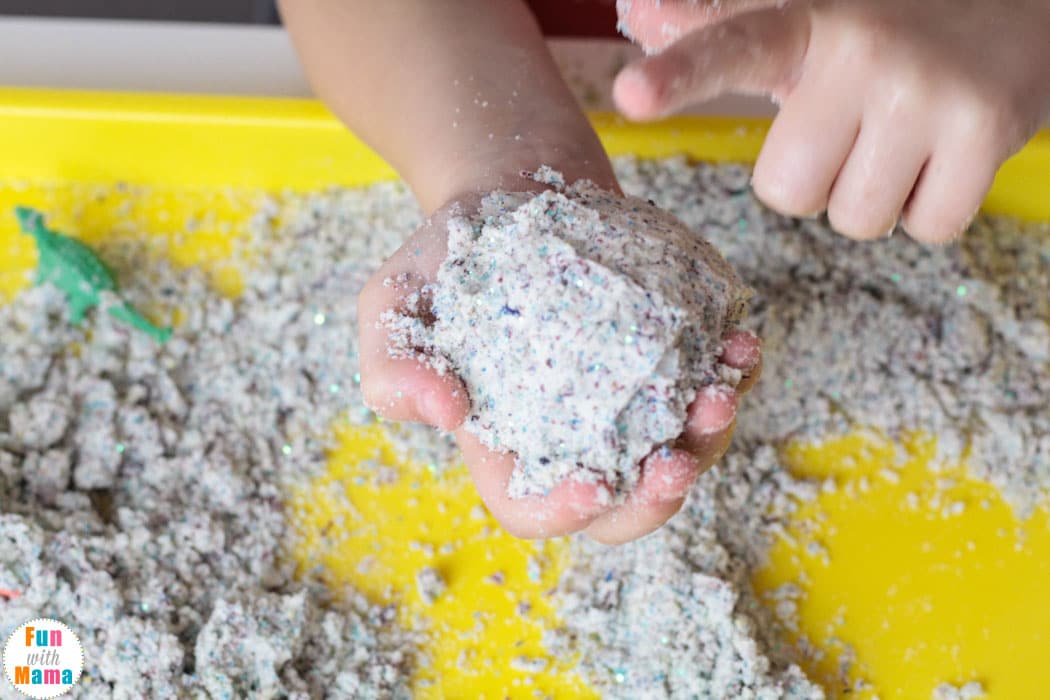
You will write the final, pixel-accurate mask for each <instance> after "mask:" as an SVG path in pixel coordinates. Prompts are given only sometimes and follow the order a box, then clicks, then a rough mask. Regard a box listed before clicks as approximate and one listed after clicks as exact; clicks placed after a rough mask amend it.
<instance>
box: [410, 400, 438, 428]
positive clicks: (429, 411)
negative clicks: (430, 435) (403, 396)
mask: <svg viewBox="0 0 1050 700" xmlns="http://www.w3.org/2000/svg"><path fill="white" fill-rule="evenodd" d="M416 411H417V412H418V413H419V416H420V418H421V419H422V420H423V422H424V423H429V424H430V425H433V426H435V427H438V428H443V427H444V426H442V425H441V418H442V416H441V413H442V411H441V398H440V397H439V396H437V395H435V394H434V392H427V393H425V394H422V395H421V396H419V397H418V398H417V400H416Z"/></svg>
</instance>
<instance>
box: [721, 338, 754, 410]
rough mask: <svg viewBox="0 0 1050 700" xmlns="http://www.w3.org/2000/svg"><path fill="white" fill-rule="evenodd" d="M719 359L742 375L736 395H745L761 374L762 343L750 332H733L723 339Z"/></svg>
mask: <svg viewBox="0 0 1050 700" xmlns="http://www.w3.org/2000/svg"><path fill="white" fill-rule="evenodd" d="M719 359H720V360H721V361H722V362H723V363H725V364H726V365H728V366H730V367H732V368H733V369H738V370H740V371H741V372H742V373H743V375H744V376H743V379H742V380H741V381H740V383H739V384H738V385H737V387H736V392H737V395H743V394H746V393H747V392H749V391H751V387H753V386H754V385H755V382H757V381H758V378H759V376H760V375H761V374H762V341H761V340H760V339H759V337H758V336H757V335H755V334H754V333H752V332H751V331H733V332H732V333H729V334H728V335H726V337H725V338H724V339H723V341H722V356H721V357H720V358H719Z"/></svg>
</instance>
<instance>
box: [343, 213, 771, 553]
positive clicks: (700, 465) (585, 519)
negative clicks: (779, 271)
mask: <svg viewBox="0 0 1050 700" xmlns="http://www.w3.org/2000/svg"><path fill="white" fill-rule="evenodd" d="M480 199H481V197H480V196H476V197H474V198H472V199H470V200H469V201H468V200H463V201H460V202H459V206H461V207H463V208H464V209H467V208H470V207H476V206H477V204H478V202H479V201H480ZM451 211H452V207H450V206H446V207H443V208H442V209H440V210H439V211H437V212H436V213H435V214H434V215H432V216H431V217H430V218H429V220H428V221H427V222H426V223H425V224H424V225H423V226H422V227H421V228H420V229H419V230H418V231H417V232H416V233H415V234H414V235H413V236H412V237H411V238H409V239H408V240H407V241H406V242H405V244H404V245H403V246H402V247H401V248H400V249H399V250H398V251H397V253H395V254H394V255H393V256H392V257H391V258H390V259H389V260H387V261H386V263H385V264H384V265H383V267H382V268H380V270H379V271H378V272H377V273H376V274H375V275H373V277H372V278H371V280H370V281H369V283H368V284H367V285H366V286H365V288H364V290H363V291H362V292H361V295H360V297H359V299H358V316H359V323H360V329H359V332H360V340H361V350H360V353H361V389H362V392H363V393H364V397H365V402H366V403H367V404H368V405H369V406H370V407H371V408H372V409H373V410H375V411H376V412H377V413H379V414H380V415H382V416H384V417H386V418H389V419H392V420H408V421H421V422H424V423H428V424H430V425H434V426H437V427H438V428H441V429H443V430H448V431H452V433H453V435H454V436H455V438H456V441H457V442H458V444H459V446H460V449H461V450H462V453H463V458H464V460H465V461H466V464H467V467H468V468H469V470H470V473H471V476H472V477H473V479H474V483H475V485H476V486H477V489H478V493H479V494H480V496H481V498H482V500H483V501H484V502H485V505H486V506H487V507H488V509H489V510H490V511H491V512H492V514H493V515H494V516H495V517H496V519H497V520H499V522H500V523H501V524H502V525H503V526H504V527H505V528H506V529H507V530H508V531H509V532H510V533H511V534H513V535H516V536H518V537H524V538H540V537H555V536H559V535H565V534H568V533H572V532H577V531H581V530H582V531H584V532H586V533H587V534H588V535H590V536H591V537H593V538H594V539H596V540H599V541H601V542H606V543H610V544H611V543H621V542H626V541H629V540H632V539H635V538H638V537H641V536H643V535H645V534H648V533H649V532H651V531H653V530H655V529H656V528H658V527H659V526H660V525H662V524H663V523H664V522H666V521H667V520H668V519H669V518H670V517H671V516H672V515H674V514H675V513H676V512H678V510H679V508H681V506H682V503H683V502H684V500H685V496H686V493H687V491H688V490H689V488H690V486H691V485H692V483H693V481H695V479H696V477H697V476H698V475H699V474H700V473H701V472H703V471H704V470H706V469H707V468H709V467H710V466H711V465H713V464H714V463H715V462H716V461H717V460H718V459H719V458H720V457H721V456H722V454H723V453H724V452H725V451H726V449H727V448H728V447H729V442H730V439H731V437H732V433H733V428H734V427H735V418H736V411H737V401H738V398H739V396H740V395H741V394H742V393H744V392H746V391H747V390H748V389H750V387H751V386H752V385H753V384H754V382H755V380H756V379H757V378H758V374H759V371H760V364H761V352H760V348H759V341H758V339H757V338H756V337H755V336H754V335H752V334H750V333H745V332H734V333H733V334H731V335H729V336H728V337H727V338H726V339H725V342H724V351H723V356H722V361H723V362H724V363H725V364H727V365H729V366H731V367H734V368H737V369H740V370H742V372H743V374H744V376H745V379H744V381H743V382H742V383H741V384H740V386H739V387H738V388H737V391H736V392H735V393H733V392H720V391H710V392H704V391H702V392H701V394H700V396H699V397H698V398H697V399H696V400H695V401H694V402H693V404H692V405H691V406H690V408H689V416H688V422H687V424H686V428H685V431H684V433H683V434H682V436H681V437H680V438H679V440H678V441H677V442H676V443H675V444H674V445H673V446H671V449H670V450H657V451H656V452H654V453H653V454H651V455H650V456H649V457H648V458H646V460H645V461H644V462H643V464H642V479H641V481H640V483H639V485H638V486H637V487H636V489H635V490H634V491H633V492H632V494H631V495H630V496H629V497H628V499H627V501H626V502H625V503H623V504H620V505H615V506H613V505H606V504H603V499H602V498H601V494H600V490H601V489H602V486H600V485H596V484H589V483H579V482H573V481H565V482H562V483H561V484H559V485H558V486H557V487H555V488H554V489H553V490H552V491H551V492H550V493H548V494H547V495H545V496H542V497H540V496H534V497H527V498H520V499H512V498H510V497H509V496H508V495H507V484H508V482H509V480H510V475H511V472H512V471H513V469H514V459H515V457H514V455H513V454H510V453H499V452H493V451H491V450H489V449H487V448H486V447H484V446H483V445H482V444H481V442H480V441H479V440H478V438H477V437H475V436H474V435H473V434H472V433H471V432H469V431H468V430H466V428H465V427H463V421H464V419H465V418H466V416H467V413H468V410H469V407H470V403H469V396H468V393H467V391H466V389H465V387H464V386H463V385H462V383H461V382H460V381H459V380H458V379H457V378H456V377H455V376H452V375H451V374H445V375H439V374H438V373H437V372H435V371H434V370H433V369H431V368H430V367H428V366H427V365H426V364H424V363H421V362H417V361H416V360H415V359H408V358H397V357H392V356H391V355H390V352H389V350H388V346H389V329H388V327H387V326H386V324H385V323H384V322H383V321H382V319H381V317H382V316H383V314H384V313H385V312H387V311H389V310H403V309H404V307H405V303H404V302H405V298H406V297H407V296H408V295H410V294H411V293H413V292H416V291H418V290H419V289H421V288H422V287H423V286H425V285H427V284H429V283H431V282H433V280H434V279H435V278H436V277H437V271H438V268H439V267H440V265H441V262H442V260H444V258H445V256H446V253H447V235H448V234H447V223H448V218H449V216H450V213H451Z"/></svg>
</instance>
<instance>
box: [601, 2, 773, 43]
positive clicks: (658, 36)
mask: <svg viewBox="0 0 1050 700" xmlns="http://www.w3.org/2000/svg"><path fill="white" fill-rule="evenodd" d="M778 2H779V0H617V3H616V12H617V15H618V16H619V23H618V24H617V29H618V30H619V31H620V33H621V34H623V35H624V36H625V37H627V38H628V39H630V40H631V41H634V42H635V43H637V44H639V45H640V46H641V47H642V48H643V49H645V51H646V53H656V52H658V51H662V50H663V49H665V48H667V47H668V46H669V45H671V44H672V43H674V42H675V41H677V40H678V39H680V38H681V37H683V36H685V35H686V34H690V33H692V32H694V31H696V30H698V29H701V28H703V27H706V26H708V25H711V24H715V23H716V22H721V21H724V20H727V19H729V18H730V17H734V16H736V15H739V14H742V13H744V12H751V11H754V10H759V9H765V8H770V7H776V6H777V5H778Z"/></svg>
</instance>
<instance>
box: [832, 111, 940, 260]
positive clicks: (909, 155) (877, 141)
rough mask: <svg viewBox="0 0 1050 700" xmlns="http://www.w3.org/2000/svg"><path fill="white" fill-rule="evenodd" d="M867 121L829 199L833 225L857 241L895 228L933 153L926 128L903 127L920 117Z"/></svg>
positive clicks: (915, 121)
mask: <svg viewBox="0 0 1050 700" xmlns="http://www.w3.org/2000/svg"><path fill="white" fill-rule="evenodd" d="M865 120H866V121H865V123H864V125H863V126H862V127H861V130H860V135H859V136H858V137H857V142H856V144H855V145H854V146H853V150H852V151H851V152H850V154H849V157H848V158H847V159H846V164H845V165H844V166H842V170H841V171H840V172H839V175H838V178H837V179H836V180H835V184H834V186H833V187H832V191H831V198H830V201H829V202H828V218H829V219H830V221H831V225H832V227H833V228H834V229H835V230H836V231H838V232H839V233H841V234H843V235H845V236H848V237H850V238H854V239H857V240H871V239H874V238H880V237H884V236H886V235H888V234H889V233H891V232H892V231H893V229H894V227H895V226H896V225H897V220H898V219H900V215H901V210H902V209H903V208H904V205H905V203H906V202H907V201H908V197H909V195H910V194H911V192H912V189H913V188H914V187H915V182H916V180H917V179H918V177H919V173H920V172H921V171H922V167H923V164H924V163H925V162H926V159H927V157H928V155H929V150H928V147H927V145H926V142H925V139H926V135H925V134H924V133H923V132H922V130H921V129H919V128H918V127H913V128H902V125H903V124H916V123H919V120H906V119H901V118H900V117H887V118H883V119H878V118H872V119H871V120H868V118H867V117H865Z"/></svg>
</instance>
